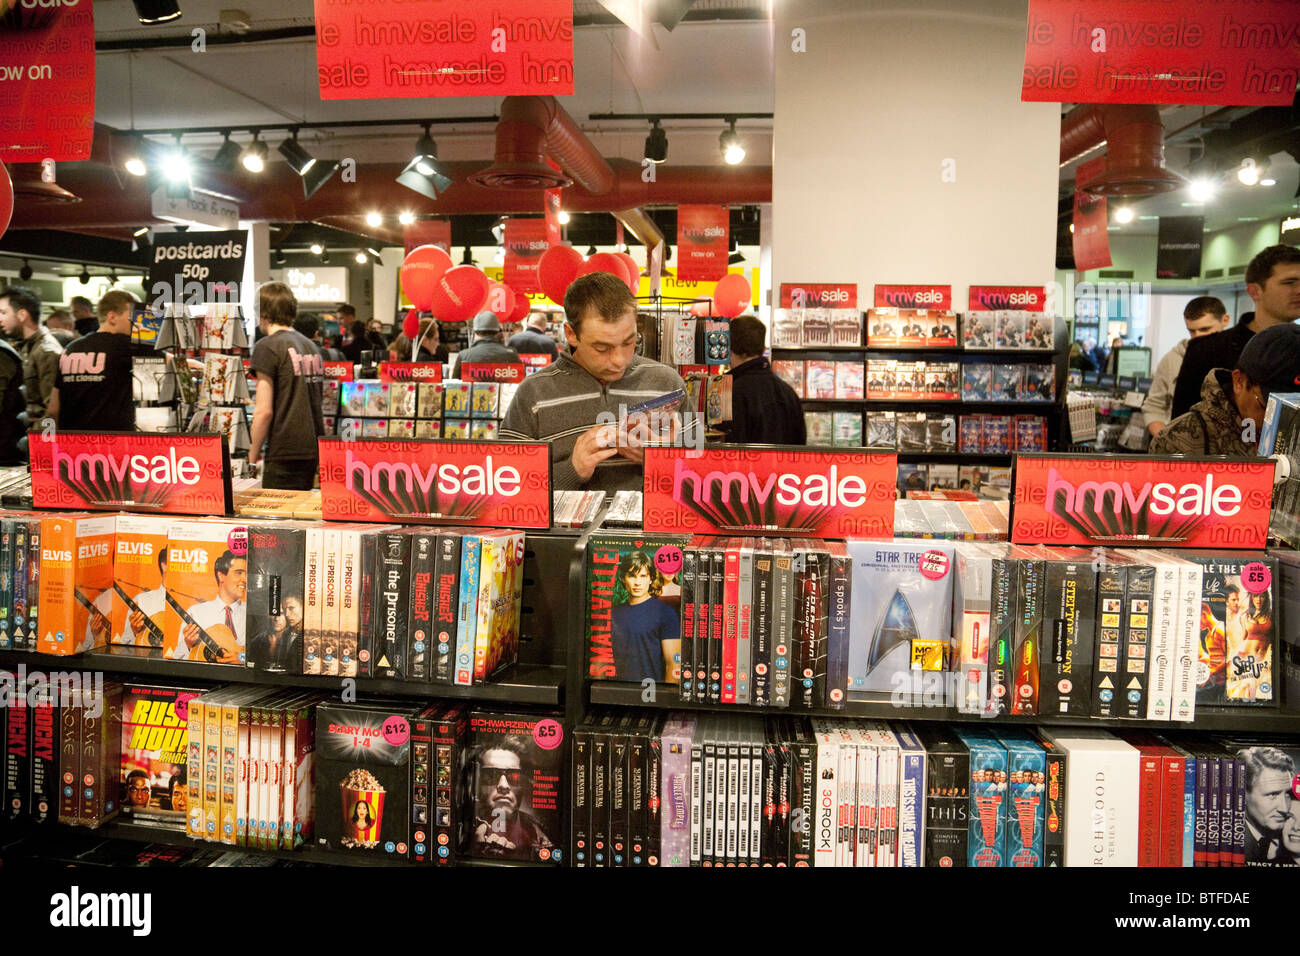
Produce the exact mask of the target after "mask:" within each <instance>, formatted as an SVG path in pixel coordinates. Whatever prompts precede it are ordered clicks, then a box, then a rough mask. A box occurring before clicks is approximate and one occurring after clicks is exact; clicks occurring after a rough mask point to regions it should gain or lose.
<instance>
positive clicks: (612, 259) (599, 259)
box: [578, 252, 627, 285]
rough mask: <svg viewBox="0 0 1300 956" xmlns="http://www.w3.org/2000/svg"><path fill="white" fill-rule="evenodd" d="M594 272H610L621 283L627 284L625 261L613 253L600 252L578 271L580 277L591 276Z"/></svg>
mask: <svg viewBox="0 0 1300 956" xmlns="http://www.w3.org/2000/svg"><path fill="white" fill-rule="evenodd" d="M593 272H608V273H609V274H610V275H612V276H616V277H617V278H618V281H619V282H622V283H623V284H625V285H626V284H627V269H626V268H625V267H624V265H623V260H622V259H620V258H619V257H618V255H617V254H616V253H613V252H598V253H596V254H595V255H594V256H592V257H591V258H590V259H588V260H587V264H586V265H584V266H583V267H582V268H581V269H580V270H578V275H584V276H586V275H591V274H592V273H593Z"/></svg>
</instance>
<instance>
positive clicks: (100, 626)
mask: <svg viewBox="0 0 1300 956" xmlns="http://www.w3.org/2000/svg"><path fill="white" fill-rule="evenodd" d="M90 631H91V633H92V634H94V635H95V640H97V641H106V640H108V632H109V626H108V621H107V619H105V617H104V616H103V615H102V614H92V615H91V616H90Z"/></svg>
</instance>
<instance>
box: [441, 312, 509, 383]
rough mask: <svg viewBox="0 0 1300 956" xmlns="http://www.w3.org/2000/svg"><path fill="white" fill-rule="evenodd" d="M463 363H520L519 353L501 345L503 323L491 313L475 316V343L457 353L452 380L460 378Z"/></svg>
mask: <svg viewBox="0 0 1300 956" xmlns="http://www.w3.org/2000/svg"><path fill="white" fill-rule="evenodd" d="M461 362H493V363H496V362H514V363H516V364H517V363H518V362H519V353H518V352H516V351H515V350H514V349H512V348H510V347H508V346H505V345H502V344H501V323H500V322H499V321H497V317H496V316H495V315H493V314H492V313H491V312H480V313H479V314H478V315H476V316H474V342H473V344H472V345H470V347H469V348H467V349H462V350H461V351H459V352H457V353H456V367H455V368H454V369H453V370H452V376H451V377H452V378H460V364H461Z"/></svg>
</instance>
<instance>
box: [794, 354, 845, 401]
mask: <svg viewBox="0 0 1300 956" xmlns="http://www.w3.org/2000/svg"><path fill="white" fill-rule="evenodd" d="M772 371H773V372H774V373H775V374H776V375H777V377H778V378H780V379H781V380H782V381H784V382H785V383H786V384H787V385H789V386H790V387H791V388H792V389H794V393H795V394H796V395H798V396H799V397H800V398H813V399H823V400H832V399H836V400H840V401H855V400H858V399H862V398H865V397H866V389H865V387H864V384H863V383H864V377H863V376H864V373H865V367H864V366H863V364H862V363H861V362H844V361H836V362H832V361H823V360H815V359H808V360H807V361H799V360H789V359H786V360H778V361H775V362H773V363H772Z"/></svg>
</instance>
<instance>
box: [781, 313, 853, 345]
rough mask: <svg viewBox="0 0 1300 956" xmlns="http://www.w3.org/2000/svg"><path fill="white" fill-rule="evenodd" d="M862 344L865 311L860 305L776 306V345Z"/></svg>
mask: <svg viewBox="0 0 1300 956" xmlns="http://www.w3.org/2000/svg"><path fill="white" fill-rule="evenodd" d="M861 344H862V313H861V312H859V311H858V310H857V309H825V308H803V309H793V308H789V309H776V310H775V312H774V314H773V317H772V348H775V349H799V348H804V349H816V348H826V347H828V346H836V347H844V348H857V347H858V346H860V345H861Z"/></svg>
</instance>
